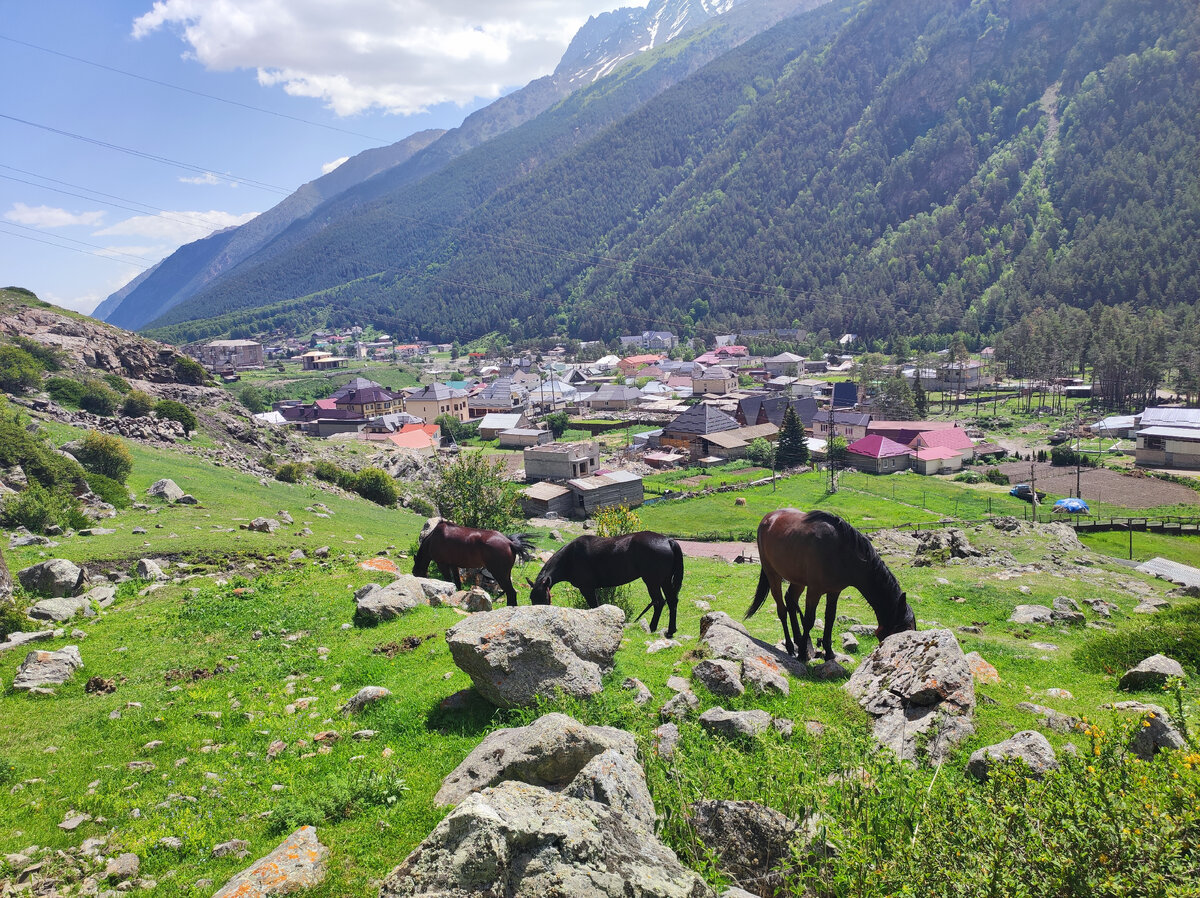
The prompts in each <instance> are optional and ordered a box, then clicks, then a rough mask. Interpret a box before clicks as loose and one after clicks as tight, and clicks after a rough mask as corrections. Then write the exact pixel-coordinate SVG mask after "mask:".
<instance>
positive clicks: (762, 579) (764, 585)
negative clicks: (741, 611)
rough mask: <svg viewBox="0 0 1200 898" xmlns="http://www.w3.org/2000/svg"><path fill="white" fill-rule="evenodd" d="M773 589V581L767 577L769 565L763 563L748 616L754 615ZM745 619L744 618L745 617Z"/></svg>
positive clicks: (747, 611)
mask: <svg viewBox="0 0 1200 898" xmlns="http://www.w3.org/2000/svg"><path fill="white" fill-rule="evenodd" d="M770 591H771V582H770V581H769V580H768V579H767V567H766V565H763V566H762V567H761V568H760V569H759V572H758V588H757V589H756V590H754V601H753V602H751V603H750V607H749V608H747V609H746V617H747V618H749V617H753V616H754V612H756V611H758V609H759V608H761V607H762V605H763V602H764V601H766V598H767V593H768V592H770ZM743 619H744V618H743Z"/></svg>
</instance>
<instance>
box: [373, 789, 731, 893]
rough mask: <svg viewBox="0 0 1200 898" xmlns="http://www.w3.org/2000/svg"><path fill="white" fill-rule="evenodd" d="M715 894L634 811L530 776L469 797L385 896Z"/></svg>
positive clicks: (388, 883)
mask: <svg viewBox="0 0 1200 898" xmlns="http://www.w3.org/2000/svg"><path fill="white" fill-rule="evenodd" d="M416 895H427V896H438V898H475V896H478V895H505V896H508V898H543V896H552V895H558V896H566V895H570V896H572V898H630V896H638V898H708V896H711V895H712V892H711V890H710V889H708V888H707V887H706V886H705V885H704V882H703V880H701V879H700V877H699V876H697V875H696V874H695V873H693V872H691V871H690V870H687V869H686V868H684V867H683V866H682V865H681V864H680V863H679V860H678V858H676V857H675V854H674V852H672V851H671V850H670V849H669V848H667V847H666V846H664V845H663V844H662V843H661V842H660V841H659V840H658V839H657V838H656V837H655V836H654V835H653V834H651V833H650V832H648V831H647V830H646V829H645V828H644V827H642V826H641V825H639V824H637V823H636V822H635V821H634V820H633V819H632V818H630V817H629V816H628V815H626V814H623V813H621V812H619V811H615V810H614V809H612V808H610V807H608V806H606V805H603V804H599V803H597V802H594V801H585V800H582V799H579V798H575V797H572V796H570V795H564V794H558V793H554V792H550V791H547V790H546V789H543V788H541V787H539V786H531V785H529V784H527V783H522V782H504V783H501V784H500V785H498V786H496V787H494V788H492V789H487V790H485V791H483V792H479V793H475V794H473V795H470V796H469V797H468V798H466V800H464V801H463V802H462V804H460V805H459V806H458V807H457V808H455V809H454V810H453V811H451V812H450V814H449V815H448V816H447V817H446V818H445V819H444V820H443V821H442V822H441V823H439V824H438V825H437V827H436V828H435V829H434V831H433V832H432V833H430V835H429V836H428V838H426V839H425V841H424V842H422V843H421V844H420V845H419V846H417V848H416V849H415V850H414V851H413V853H412V854H410V855H409V856H408V858H407V859H406V860H405V861H404V862H403V863H402V864H400V865H399V866H398V867H396V868H395V869H394V870H393V871H392V872H391V873H390V874H389V875H388V877H387V879H386V880H385V881H384V883H383V887H382V888H381V889H380V891H379V898H399V896H416Z"/></svg>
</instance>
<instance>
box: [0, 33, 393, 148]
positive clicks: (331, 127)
mask: <svg viewBox="0 0 1200 898" xmlns="http://www.w3.org/2000/svg"><path fill="white" fill-rule="evenodd" d="M0 40H5V41H8V42H9V43H13V44H19V45H20V46H22V47H29V48H30V49H31V50H38V51H40V52H42V53H49V54H50V55H52V56H59V57H61V58H63V59H70V60H71V61H72V62H79V63H82V64H84V65H90V66H93V67H94V68H97V69H103V70H104V71H106V72H113V73H115V74H117V75H124V76H125V77H127V78H136V79H137V80H138V81H145V82H147V83H148V84H157V85H158V86H159V87H166V88H170V89H171V90H177V91H180V92H181V93H185V94H191V95H192V96H196V97H204V98H205V99H207V100H216V101H217V102H218V103H227V104H229V105H230V106H237V107H239V108H241V109H249V110H251V111H253V112H261V113H264V114H266V115H273V116H275V117H277V118H284V119H288V120H290V121H293V122H300V123H301V124H303V125H312V126H313V127H315V128H325V129H327V130H329V131H339V132H341V133H342V134H349V135H352V136H353V137H365V138H366V139H367V140H374V141H376V142H377V143H380V144H390V143H393V142H394V141H392V140H388V139H387V138H384V137H376V136H375V135H373V134H363V133H362V132H360V131H351V130H349V129H348V128H339V127H338V126H337V125H328V124H325V123H324V122H314V121H310V120H309V119H306V118H300V117H299V116H295V115H288V114H287V113H286V112H276V111H275V110H274V109H266V108H264V107H262V106H254V105H251V104H250V103H242V102H240V101H238V100H230V99H229V98H228V97H219V96H217V95H216V94H209V93H205V92H204V91H202V90H193V89H192V88H190V87H183V86H181V85H179V84H171V83H170V82H168V81H159V80H158V79H157V78H150V77H147V76H146V75H138V74H136V73H134V72H127V71H125V70H124V69H118V68H115V67H113V66H110V65H105V64H104V63H102V62H93V61H92V60H90V59H84V58H83V57H81V56H72V55H71V54H70V53H63V52H62V51H61V50H51V49H50V48H49V47H41V46H38V45H37V44H31V43H29V41H23V40H18V39H17V38H15V37H9V36H8V35H6V34H0Z"/></svg>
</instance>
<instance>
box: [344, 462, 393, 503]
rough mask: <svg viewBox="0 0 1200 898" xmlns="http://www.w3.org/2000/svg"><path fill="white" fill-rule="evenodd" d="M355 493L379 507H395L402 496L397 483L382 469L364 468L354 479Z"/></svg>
mask: <svg viewBox="0 0 1200 898" xmlns="http://www.w3.org/2000/svg"><path fill="white" fill-rule="evenodd" d="M354 491H355V492H356V493H358V494H359V495H360V496H362V497H363V498H364V499H370V500H371V501H372V502H374V503H376V504H377V505H384V506H389V505H395V504H396V500H397V499H398V498H399V496H400V494H399V492H398V491H397V490H396V481H395V480H393V479H392V475H390V474H389V473H388V472H387V471H385V470H383V469H382V468H363V469H362V470H361V471H359V472H358V476H357V477H355V478H354Z"/></svg>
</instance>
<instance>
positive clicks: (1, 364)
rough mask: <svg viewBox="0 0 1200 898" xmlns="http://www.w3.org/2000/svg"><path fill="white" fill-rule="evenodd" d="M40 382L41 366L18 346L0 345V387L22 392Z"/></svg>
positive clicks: (11, 391) (13, 391) (12, 391)
mask: <svg viewBox="0 0 1200 898" xmlns="http://www.w3.org/2000/svg"><path fill="white" fill-rule="evenodd" d="M41 382H42V366H41V365H40V364H39V363H38V360H37V359H35V358H34V357H33V356H32V355H30V354H29V353H28V352H26V351H25V350H24V349H21V348H20V347H19V346H0V389H3V390H6V391H7V392H9V393H24V392H27V391H28V390H32V389H33V388H34V387H36V386H37V385H38V384H40V383H41Z"/></svg>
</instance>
